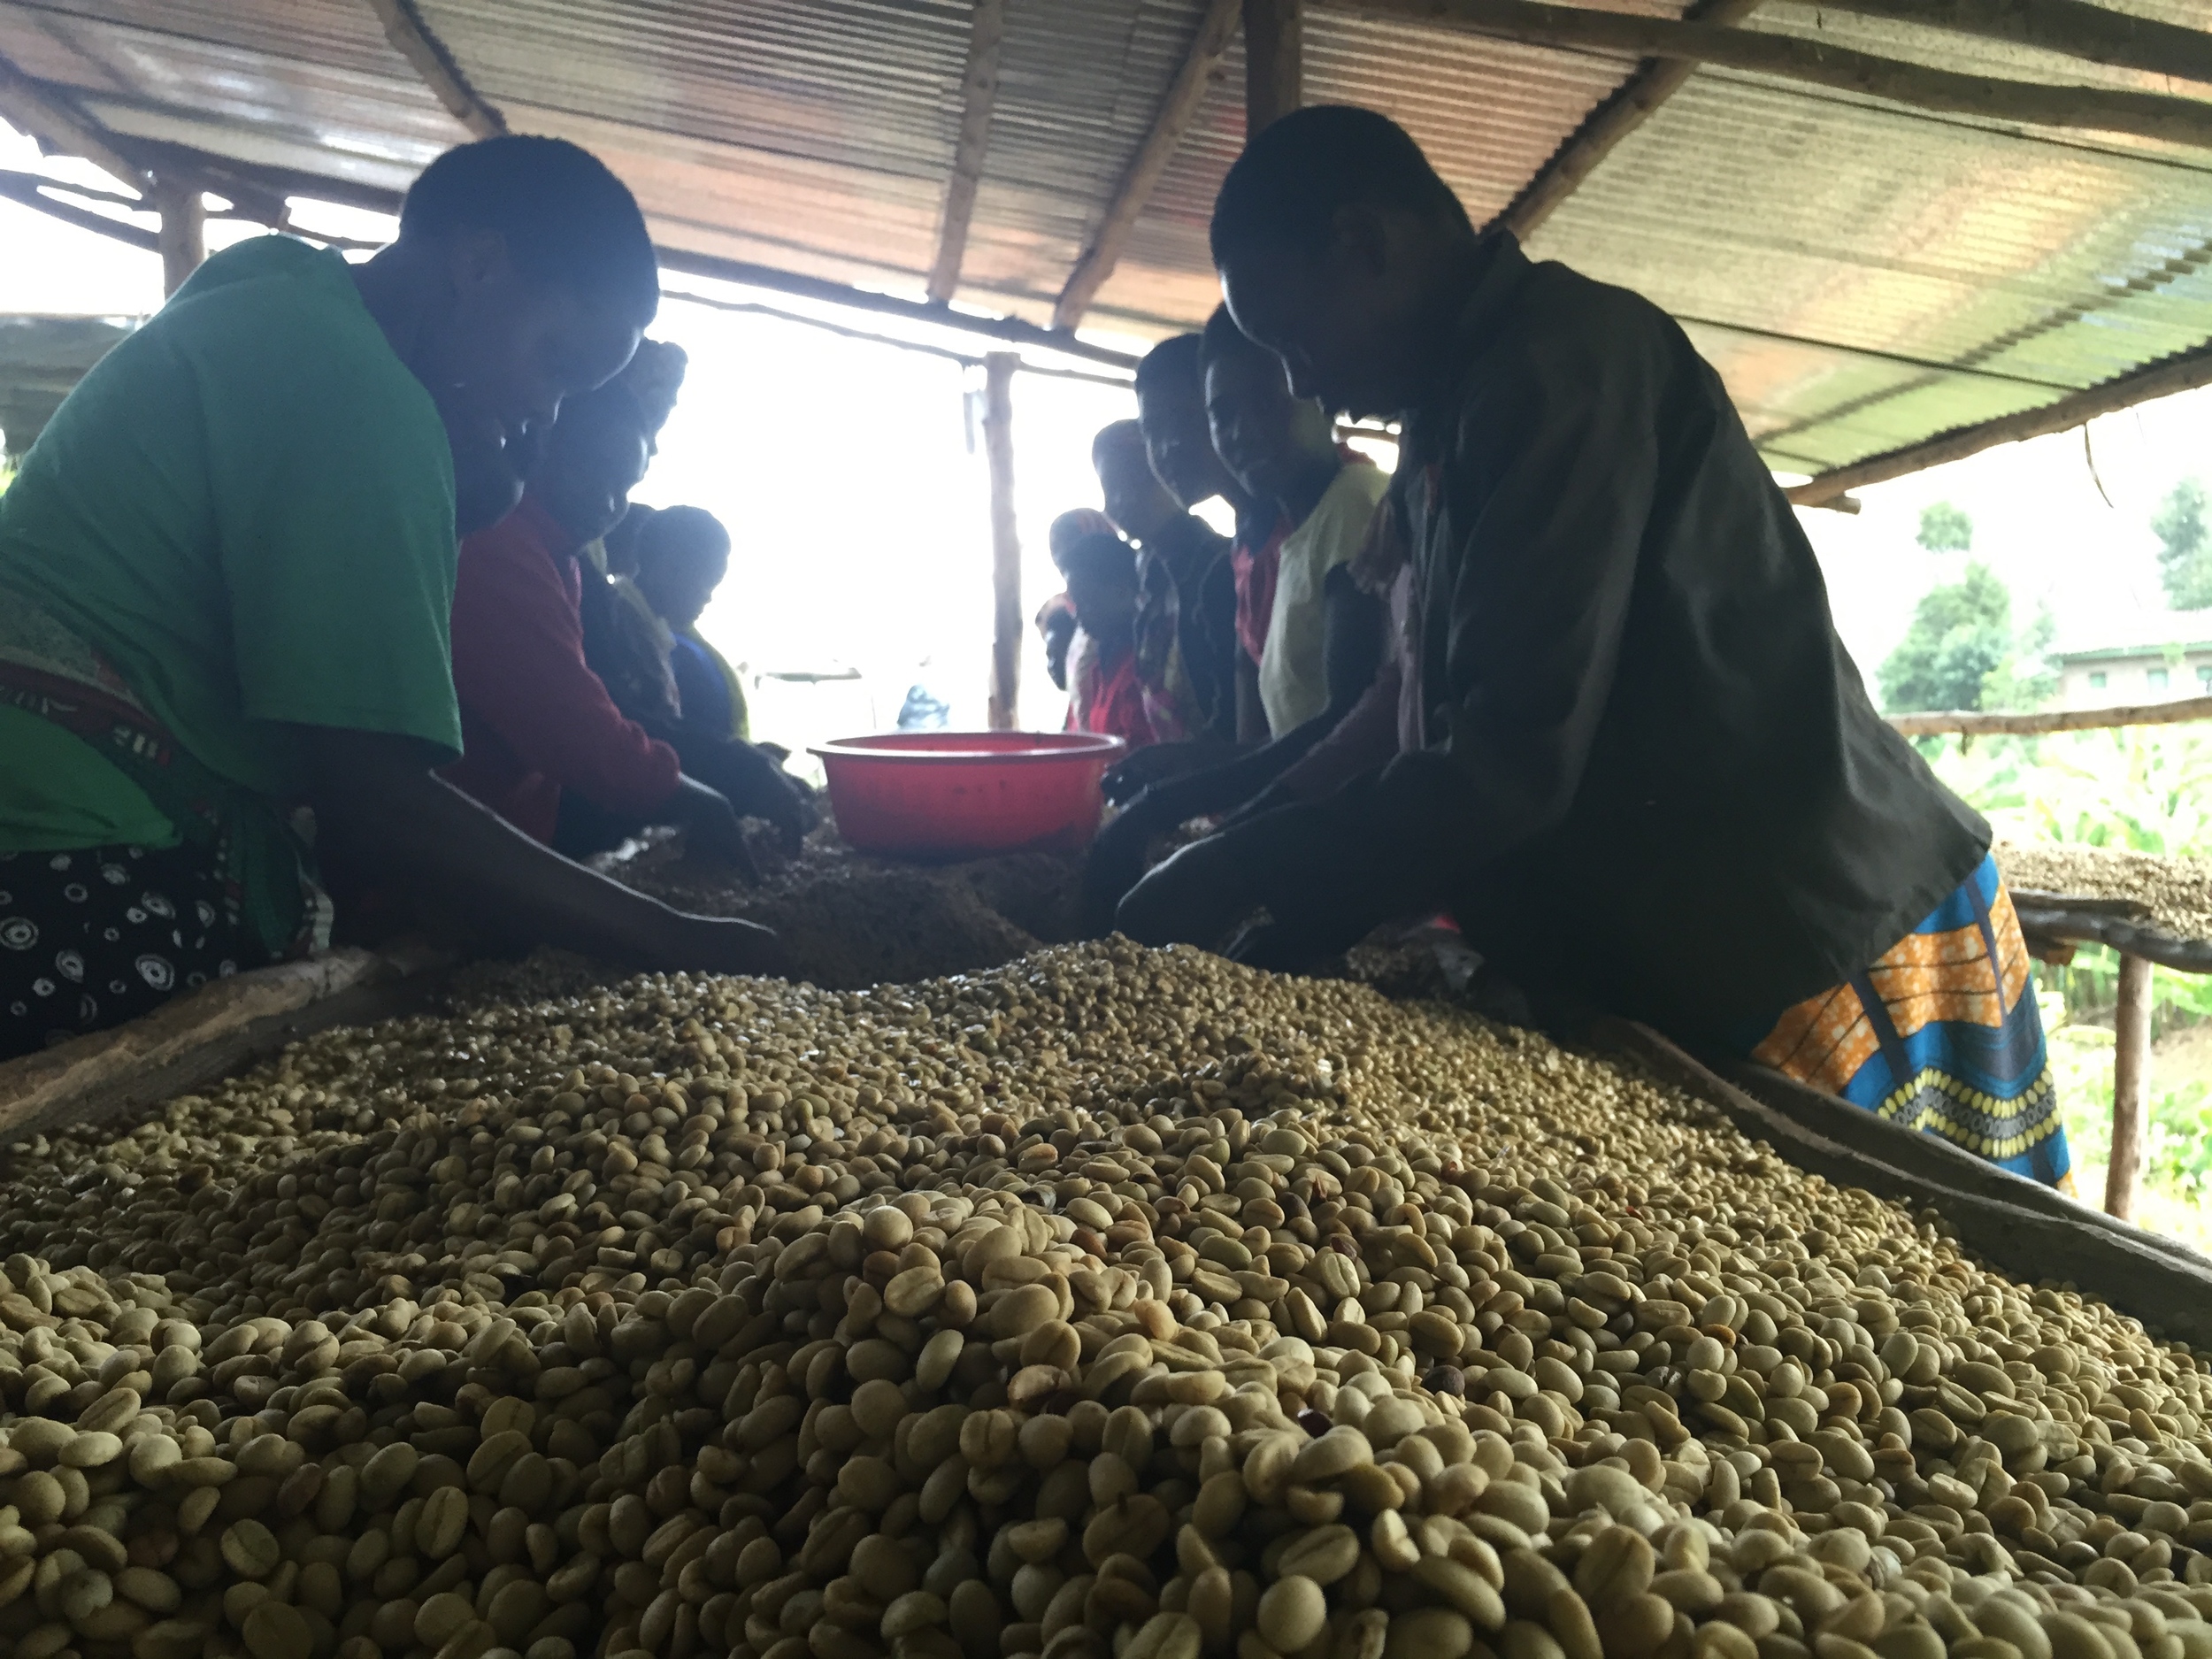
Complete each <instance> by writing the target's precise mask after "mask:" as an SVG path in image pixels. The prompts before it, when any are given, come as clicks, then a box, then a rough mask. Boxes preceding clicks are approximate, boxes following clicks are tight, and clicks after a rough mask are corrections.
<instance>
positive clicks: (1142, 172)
mask: <svg viewBox="0 0 2212 1659" xmlns="http://www.w3.org/2000/svg"><path fill="white" fill-rule="evenodd" d="M1242 15H1243V5H1242V0H1212V4H1210V5H1209V6H1208V7H1207V8H1206V15H1205V16H1204V17H1203V18H1202V19H1200V21H1199V25H1198V33H1197V34H1196V35H1193V36H1192V37H1191V43H1190V50H1188V51H1187V52H1185V53H1184V54H1183V61H1182V63H1181V64H1180V65H1178V66H1177V68H1176V71H1175V79H1174V80H1172V81H1170V82H1169V83H1168V88H1167V94H1166V96H1164V97H1163V98H1161V100H1160V107H1159V108H1158V109H1157V110H1156V111H1154V112H1153V116H1152V125H1151V126H1150V127H1148V128H1147V129H1146V130H1145V134H1144V140H1143V142H1141V143H1140V144H1139V145H1138V146H1137V153H1136V154H1135V155H1134V156H1133V157H1131V158H1130V162H1129V167H1128V170H1127V171H1126V172H1125V173H1123V174H1122V175H1121V180H1120V182H1119V183H1118V184H1117V185H1115V186H1114V194H1113V196H1112V197H1111V199H1110V200H1109V201H1108V202H1107V204H1106V211H1105V212H1104V213H1103V214H1102V215H1101V216H1100V218H1099V221H1098V228H1097V230H1095V231H1094V232H1093V233H1092V234H1091V239H1090V242H1089V243H1088V245H1087V246H1086V247H1085V248H1084V250H1083V254H1082V257H1080V258H1079V259H1078V260H1076V262H1075V269H1074V270H1073V271H1071V273H1069V274H1068V280H1067V286H1066V287H1064V288H1062V289H1061V290H1060V298H1059V302H1058V303H1056V305H1054V306H1053V308H1052V326H1054V327H1055V328H1062V329H1072V328H1074V326H1076V325H1077V324H1078V323H1079V322H1081V321H1082V320H1083V315H1084V313H1085V312H1086V311H1089V310H1090V308H1091V302H1092V301H1093V300H1094V299H1095V298H1096V297H1097V296H1098V290H1099V289H1100V288H1102V287H1104V286H1105V283H1106V279H1107V278H1109V277H1110V276H1111V275H1113V273H1114V267H1115V266H1116V265H1118V264H1120V263H1121V256H1122V251H1123V250H1125V248H1127V247H1128V245H1129V238H1130V235H1131V234H1132V233H1133V232H1134V231H1135V229H1136V227H1137V220H1138V219H1140V218H1141V217H1142V215H1143V213H1144V210H1145V205H1146V204H1147V203H1148V202H1150V201H1151V200H1152V193H1153V191H1154V190H1156V189H1157V188H1159V184H1160V180H1161V179H1162V178H1163V177H1164V176H1165V174H1166V173H1167V169H1168V164H1169V163H1170V162H1171V161H1173V160H1174V159H1175V152H1176V150H1178V149H1179V147H1180V146H1181V144H1182V142H1183V134H1185V133H1187V132H1188V131H1189V130H1190V124H1191V121H1192V119H1194V117H1195V116H1196V115H1197V113H1198V106H1199V104H1200V103H1201V102H1202V100H1203V99H1204V98H1205V96H1206V82H1207V80H1208V78H1209V77H1210V76H1211V75H1212V73H1213V72H1214V71H1215V70H1216V69H1217V68H1218V67H1219V66H1220V64H1221V59H1222V58H1223V57H1224V55H1225V54H1226V53H1227V51H1228V50H1229V42H1231V41H1232V40H1233V39H1235V38H1236V32H1237V23H1238V20H1239V19H1240V17H1241V16H1242Z"/></svg>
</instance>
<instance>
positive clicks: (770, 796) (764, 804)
mask: <svg viewBox="0 0 2212 1659" xmlns="http://www.w3.org/2000/svg"><path fill="white" fill-rule="evenodd" d="M714 783H715V785H716V787H718V788H719V789H720V790H721V791H722V793H723V794H724V795H726V796H727V797H728V798H729V803H730V804H731V805H732V806H733V807H735V808H736V809H737V812H738V816H739V817H741V818H765V819H766V820H767V821H768V822H769V823H771V824H772V825H774V826H776V834H777V836H778V838H779V839H780V840H781V841H782V842H783V848H784V850H785V851H786V852H787V853H791V854H794V855H796V854H797V852H798V850H799V848H800V845H801V843H802V842H803V841H805V840H806V833H807V832H808V831H809V830H810V829H812V828H813V827H814V826H815V825H816V824H817V823H818V822H819V821H820V816H821V815H820V814H819V813H818V812H817V811H816V810H815V808H814V800H813V792H812V791H811V790H810V789H809V788H808V787H806V786H805V785H804V784H803V783H801V782H800V781H799V780H797V779H796V778H794V777H793V776H792V775H791V774H790V773H789V772H786V771H785V770H784V769H783V768H782V767H781V766H780V765H778V764H776V763H775V761H774V760H773V759H772V758H771V757H769V755H768V754H767V752H766V751H765V750H764V749H759V748H757V747H755V746H754V745H753V744H751V743H738V742H732V743H730V744H727V745H726V746H725V748H724V749H723V750H722V752H721V754H720V756H719V757H718V764H717V765H716V768H715V777H714Z"/></svg>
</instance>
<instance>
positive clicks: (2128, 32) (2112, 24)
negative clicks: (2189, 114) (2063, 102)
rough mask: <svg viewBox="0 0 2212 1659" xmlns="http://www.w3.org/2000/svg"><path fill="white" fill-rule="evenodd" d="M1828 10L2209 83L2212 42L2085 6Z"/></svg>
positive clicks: (1841, 2) (1903, 3)
mask: <svg viewBox="0 0 2212 1659" xmlns="http://www.w3.org/2000/svg"><path fill="white" fill-rule="evenodd" d="M1826 3H1827V4H1828V6H1829V7H1830V9H1831V10H1833V11H1839V12H1858V13H1859V14H1860V15H1861V16H1863V17H1878V18H1892V19H1895V20H1896V21H1898V22H1900V23H1917V24H1921V25H1924V26H1925V27H1930V28H1939V29H1949V30H1951V31H1952V32H1953V33H1955V34H1959V35H1980V36H1982V37H1983V38H1984V39H1986V40H1993V41H2004V42H2008V43H2009V44H2011V45H2014V46H2032V47H2034V48H2035V49H2037V50H2039V51H2047V52H2061V53H2063V54H2064V55H2065V56H2067V57H2069V58H2084V59H2085V60H2087V61H2088V62H2090V63H2093V64H2110V65H2113V66H2114V67H2116V68H2120V69H2139V70H2142V71H2143V72H2144V73H2147V74H2154V75H2161V76H2165V75H2179V76H2182V77H2184V78H2185V79H2186V80H2190V81H2212V35H2208V34H2206V33H2205V32H2204V31H2203V30H2201V29H2193V28H2189V27H2185V26H2184V25H2182V24H2179V23H2162V22H2160V21H2159V20H2158V19H2154V18H2145V17H2136V16H2133V15H2131V14H2130V13H2128V12H2118V11H2115V10H2113V9H2112V8H2111V7H2109V6H2103V5H2093V4H2089V3H2088V0H1826Z"/></svg>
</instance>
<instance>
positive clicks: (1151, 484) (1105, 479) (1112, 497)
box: [1091, 420, 1183, 541]
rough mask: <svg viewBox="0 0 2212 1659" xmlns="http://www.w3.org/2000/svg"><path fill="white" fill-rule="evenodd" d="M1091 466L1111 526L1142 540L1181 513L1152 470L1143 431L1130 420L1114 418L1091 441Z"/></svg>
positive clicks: (1158, 532)
mask: <svg viewBox="0 0 2212 1659" xmlns="http://www.w3.org/2000/svg"><path fill="white" fill-rule="evenodd" d="M1091 465H1092V466H1093V467H1094V468H1096V469H1097V472H1098V488H1099V494H1100V495H1102V497H1103V498H1104V500H1105V503H1106V516H1107V517H1108V518H1110V519H1112V520H1113V521H1114V525H1115V526H1116V527H1117V528H1118V529H1119V530H1121V531H1122V532H1124V533H1125V534H1128V535H1133V536H1134V537H1135V538H1136V539H1137V540H1138V541H1146V540H1148V539H1149V538H1150V537H1153V536H1156V535H1159V534H1162V533H1163V532H1164V531H1165V530H1166V529H1167V527H1168V526H1170V525H1171V524H1172V523H1173V522H1174V521H1175V520H1176V519H1178V518H1181V517H1182V516H1183V508H1182V504H1181V503H1179V502H1178V501H1177V500H1176V499H1175V497H1174V496H1172V495H1169V494H1168V490H1167V486H1166V485H1165V484H1164V483H1162V482H1161V481H1160V476H1159V474H1158V473H1156V472H1154V471H1153V470H1152V457H1150V456H1149V455H1148V453H1146V450H1145V442H1144V430H1143V428H1142V427H1141V426H1138V425H1137V423H1136V422H1135V421H1133V420H1117V421H1116V422H1114V423H1113V425H1111V426H1106V427H1103V428H1102V429H1101V430H1100V432H1099V434H1098V436H1097V437H1095V438H1094V439H1093V440H1092V441H1091Z"/></svg>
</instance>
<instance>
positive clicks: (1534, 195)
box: [1498, 0, 1759, 240]
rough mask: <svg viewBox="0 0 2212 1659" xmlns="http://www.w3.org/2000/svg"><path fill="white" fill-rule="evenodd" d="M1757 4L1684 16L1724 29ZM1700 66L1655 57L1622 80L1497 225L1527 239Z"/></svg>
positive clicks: (1719, 0) (1724, 3)
mask: <svg viewBox="0 0 2212 1659" xmlns="http://www.w3.org/2000/svg"><path fill="white" fill-rule="evenodd" d="M1758 4H1759V0H1702V3H1701V4H1696V5H1693V6H1691V7H1690V8H1689V9H1688V10H1687V11H1686V12H1684V13H1683V14H1682V15H1683V17H1684V18H1685V19H1687V20H1689V21H1692V22H1696V23H1710V24H1713V25H1714V26H1716V27H1727V26H1729V25H1731V24H1735V23H1740V22H1742V21H1743V20H1744V19H1746V18H1747V17H1749V16H1750V15H1751V13H1752V12H1754V11H1755V10H1756V9H1757V8H1758ZM1695 73H1697V65H1695V64H1693V63H1686V62H1684V61H1683V60H1681V59H1679V58H1647V59H1645V60H1644V62H1643V64H1642V65H1640V66H1639V67H1638V69H1637V71H1636V73H1634V74H1632V75H1631V76H1629V78H1628V79H1627V80H1626V81H1623V82H1622V83H1621V85H1620V88H1619V89H1618V90H1617V91H1616V92H1615V93H1614V94H1613V96H1610V97H1609V98H1608V99H1606V100H1605V102H1604V103H1602V104H1599V105H1598V107H1597V108H1596V109H1594V110H1593V111H1591V112H1590V114H1589V117H1588V119H1586V120H1585V121H1584V122H1583V123H1582V125H1581V126H1580V127H1577V128H1576V129H1575V130H1574V132H1573V134H1571V136H1570V137H1569V138H1568V140H1567V142H1565V143H1563V144H1562V145H1560V147H1559V148H1558V149H1557V150H1554V151H1553V152H1552V157H1551V159H1550V160H1549V161H1547V162H1546V163H1545V164H1544V165H1543V166H1542V167H1540V168H1539V169H1538V170H1537V173H1536V176H1535V177H1534V178H1532V179H1531V180H1529V181H1528V182H1527V183H1526V184H1525V185H1524V186H1522V187H1521V193H1520V195H1518V196H1515V197H1514V198H1513V200H1512V202H1511V204H1509V205H1508V206H1507V208H1506V210H1505V211H1504V212H1502V213H1501V214H1499V215H1498V223H1499V224H1501V225H1502V226H1504V227H1506V229H1508V230H1509V231H1511V232H1512V233H1513V234H1515V235H1516V236H1519V237H1521V238H1523V239H1524V240H1525V239H1526V238H1527V237H1528V236H1529V235H1530V234H1532V233H1533V232H1534V231H1535V229H1536V227H1538V226H1540V225H1541V224H1542V223H1543V222H1544V221H1545V220H1546V219H1549V218H1550V217H1551V215H1552V210H1553V209H1555V208H1556V207H1557V206H1558V205H1559V204H1561V203H1562V202H1563V201H1565V200H1566V199H1567V198H1568V197H1569V196H1572V195H1573V194H1574V193H1575V191H1576V190H1577V189H1578V188H1580V186H1581V184H1582V181H1583V180H1585V179H1587V178H1588V177H1589V176H1590V175H1591V173H1594V172H1595V171H1596V170H1597V165H1598V163H1600V162H1601V161H1603V160H1604V159H1605V158H1606V157H1607V156H1609V155H1610V154H1611V153H1612V151H1613V148H1614V146H1615V145H1617V144H1618V143H1619V142H1621V140H1623V139H1624V138H1626V137H1627V136H1628V135H1629V134H1631V133H1632V132H1634V131H1635V130H1636V129H1637V128H1638V127H1641V126H1642V125H1643V124H1644V123H1645V122H1646V121H1647V120H1649V119H1651V118H1652V116H1653V115H1655V113H1657V111H1658V109H1659V106H1660V105H1661V104H1664V103H1665V102H1666V101H1667V100H1668V99H1669V98H1671V97H1672V96H1674V95H1675V94H1676V93H1678V92H1679V91H1680V90H1681V89H1682V86H1683V83H1684V82H1685V81H1688V80H1689V78H1690V77H1691V76H1692V75H1694V74H1695Z"/></svg>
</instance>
